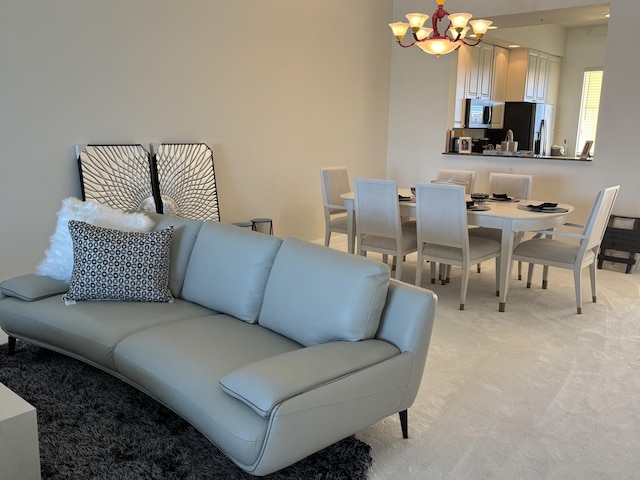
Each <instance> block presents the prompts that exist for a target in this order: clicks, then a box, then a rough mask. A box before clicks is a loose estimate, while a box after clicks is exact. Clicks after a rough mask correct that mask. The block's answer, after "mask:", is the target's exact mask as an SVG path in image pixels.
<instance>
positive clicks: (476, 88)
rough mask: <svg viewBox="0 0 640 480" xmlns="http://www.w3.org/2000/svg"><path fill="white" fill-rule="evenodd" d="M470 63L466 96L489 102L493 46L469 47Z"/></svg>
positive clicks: (491, 84) (491, 85)
mask: <svg viewBox="0 0 640 480" xmlns="http://www.w3.org/2000/svg"><path fill="white" fill-rule="evenodd" d="M469 50H470V52H471V55H470V58H471V62H470V64H468V67H467V75H466V77H467V81H466V96H465V98H478V99H482V100H491V93H492V87H493V83H492V80H493V45H485V44H481V45H478V46H476V47H469Z"/></svg>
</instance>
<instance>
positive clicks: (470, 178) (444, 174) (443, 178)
mask: <svg viewBox="0 0 640 480" xmlns="http://www.w3.org/2000/svg"><path fill="white" fill-rule="evenodd" d="M456 182H466V185H465V188H464V191H465V193H471V192H473V188H474V186H475V183H476V172H474V171H473V170H449V169H442V170H439V171H438V175H437V176H436V179H435V180H434V181H433V182H432V183H452V184H454V185H455V184H456Z"/></svg>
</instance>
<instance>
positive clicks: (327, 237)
mask: <svg viewBox="0 0 640 480" xmlns="http://www.w3.org/2000/svg"><path fill="white" fill-rule="evenodd" d="M330 240H331V230H327V231H326V232H325V233H324V246H325V247H328V246H329V241H330Z"/></svg>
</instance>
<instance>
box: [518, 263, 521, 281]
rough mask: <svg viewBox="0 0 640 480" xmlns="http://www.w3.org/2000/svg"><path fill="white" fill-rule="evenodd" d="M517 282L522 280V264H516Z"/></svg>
mask: <svg viewBox="0 0 640 480" xmlns="http://www.w3.org/2000/svg"><path fill="white" fill-rule="evenodd" d="M518 280H522V262H520V261H519V262H518Z"/></svg>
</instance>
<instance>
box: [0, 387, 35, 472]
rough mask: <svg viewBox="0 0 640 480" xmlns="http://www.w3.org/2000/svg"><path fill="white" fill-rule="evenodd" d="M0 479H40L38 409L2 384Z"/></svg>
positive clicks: (0, 394) (0, 406)
mask: <svg viewBox="0 0 640 480" xmlns="http://www.w3.org/2000/svg"><path fill="white" fill-rule="evenodd" d="M0 478H2V479H5V478H6V479H10V478H15V479H18V478H19V479H20V480H31V479H37V480H40V478H41V477H40V449H39V446H38V424H37V422H36V409H35V408H34V407H32V406H31V405H30V404H29V403H27V402H25V401H24V400H23V399H22V398H20V397H19V396H18V395H16V394H15V393H14V392H12V391H11V390H9V389H8V388H7V387H6V386H5V385H3V384H2V383H0Z"/></svg>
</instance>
